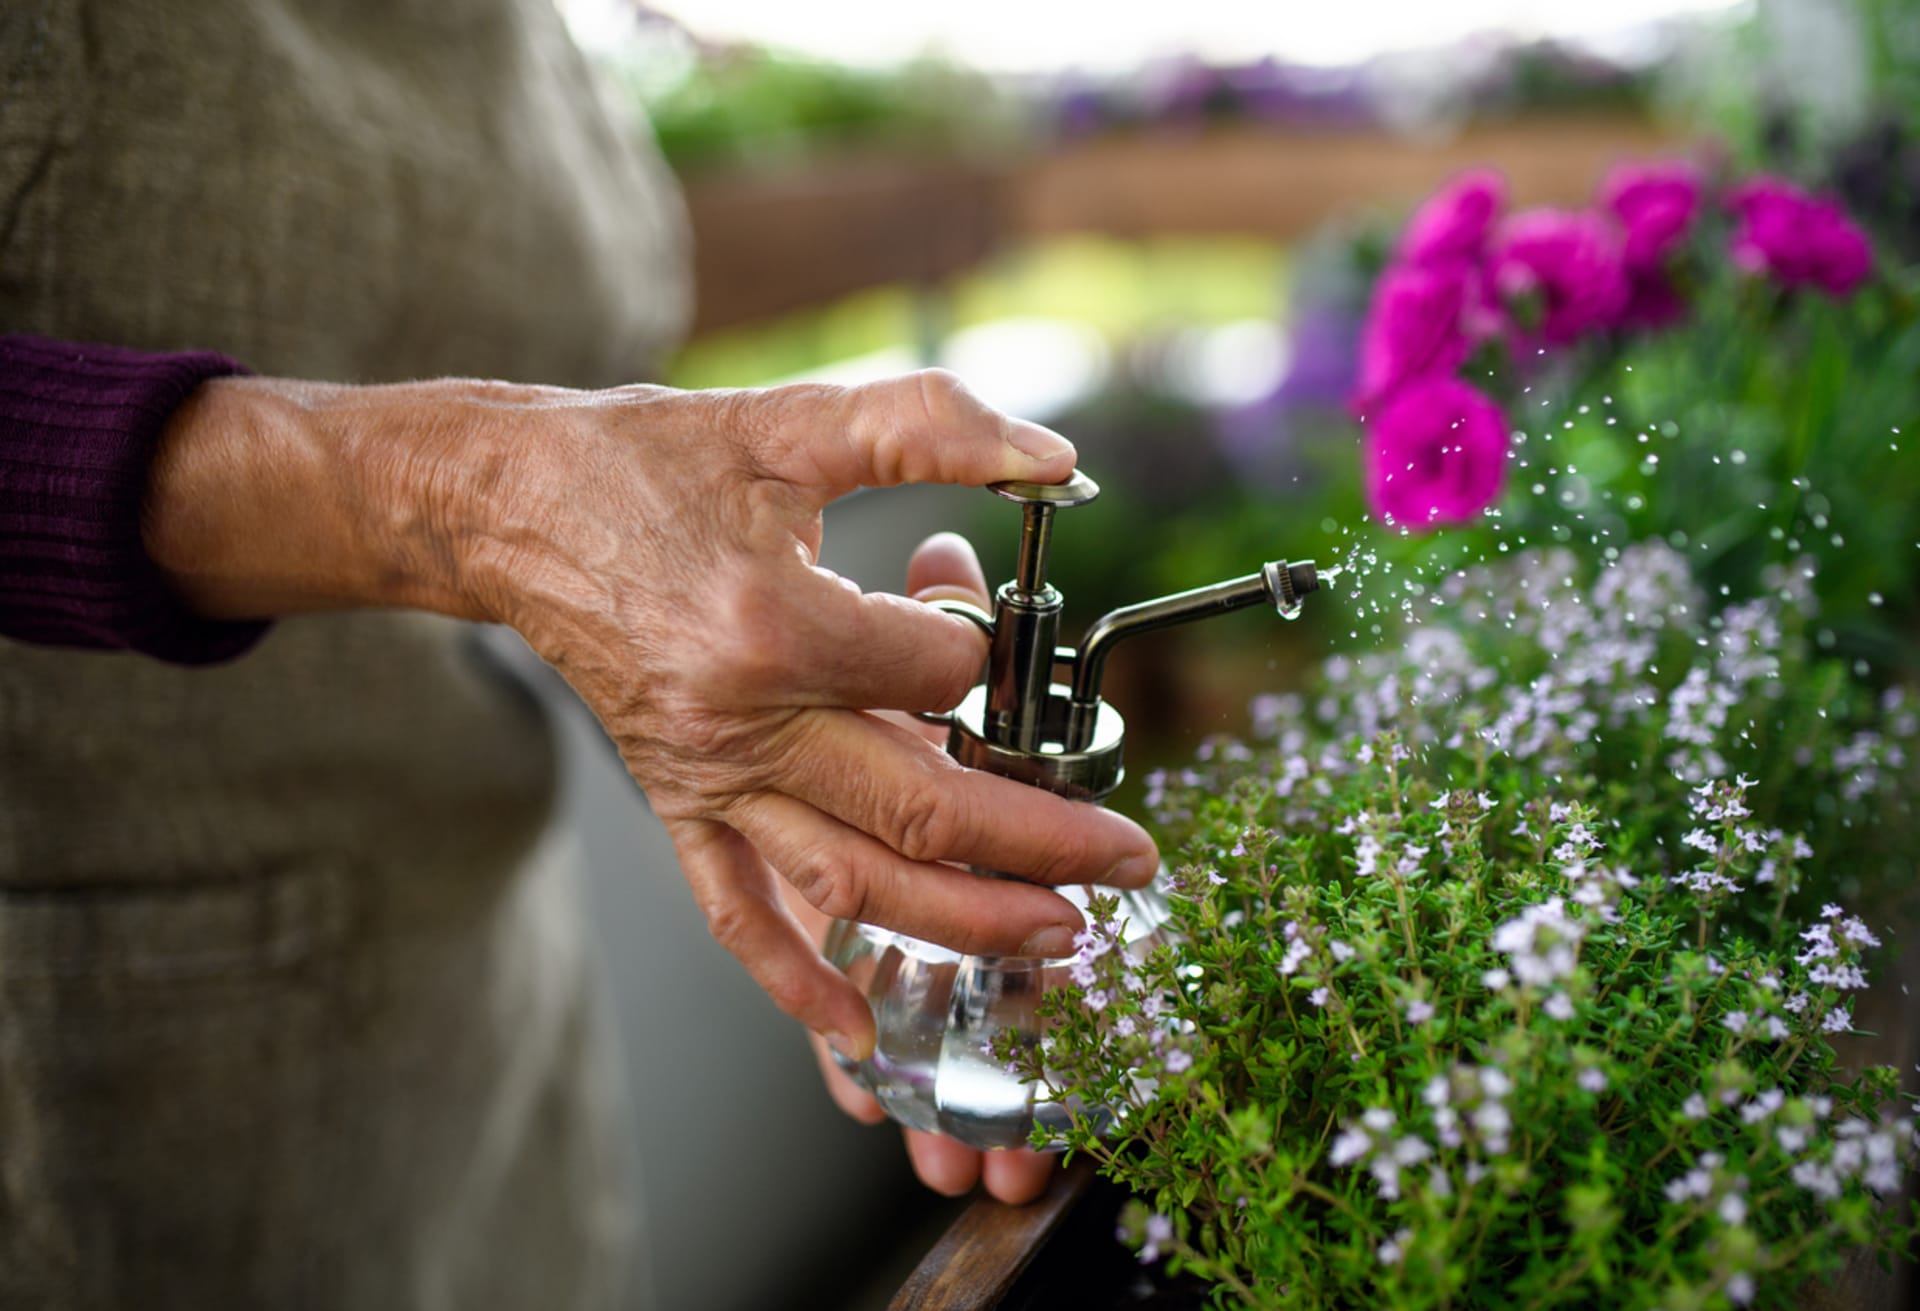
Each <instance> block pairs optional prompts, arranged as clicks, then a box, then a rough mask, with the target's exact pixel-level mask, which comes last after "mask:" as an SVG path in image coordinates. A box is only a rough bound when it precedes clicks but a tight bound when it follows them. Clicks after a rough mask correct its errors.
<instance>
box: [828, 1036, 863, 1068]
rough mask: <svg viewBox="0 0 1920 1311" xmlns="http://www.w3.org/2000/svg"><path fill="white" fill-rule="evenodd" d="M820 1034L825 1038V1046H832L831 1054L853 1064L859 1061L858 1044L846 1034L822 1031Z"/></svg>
mask: <svg viewBox="0 0 1920 1311" xmlns="http://www.w3.org/2000/svg"><path fill="white" fill-rule="evenodd" d="M820 1036H821V1037H823V1038H825V1039H826V1040H827V1046H829V1047H831V1048H833V1054H834V1055H836V1056H838V1057H839V1058H840V1059H841V1060H843V1061H850V1062H852V1063H853V1064H855V1065H858V1064H859V1063H860V1045H859V1044H858V1043H856V1042H855V1041H854V1040H853V1039H851V1038H849V1037H847V1035H846V1034H844V1033H823V1034H821V1035H820Z"/></svg>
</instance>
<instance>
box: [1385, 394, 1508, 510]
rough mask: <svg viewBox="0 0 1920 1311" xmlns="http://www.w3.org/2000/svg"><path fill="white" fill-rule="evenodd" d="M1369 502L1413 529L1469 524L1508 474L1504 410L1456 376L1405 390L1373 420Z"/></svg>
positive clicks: (1498, 489)
mask: <svg viewBox="0 0 1920 1311" xmlns="http://www.w3.org/2000/svg"><path fill="white" fill-rule="evenodd" d="M1365 460H1366V474H1367V502H1368V504H1369V505H1371V506H1372V507H1373V512H1374V514H1376V515H1377V516H1379V517H1380V518H1381V519H1382V520H1384V521H1386V522H1388V523H1391V524H1396V525H1401V526H1404V527H1408V528H1416V529H1420V528H1430V527H1437V526H1439V525H1441V524H1460V523H1466V522H1468V521H1469V520H1471V519H1473V518H1475V517H1476V516H1478V515H1479V514H1480V512H1481V511H1483V510H1485V509H1486V508H1487V507H1488V506H1490V505H1492V504H1493V503H1494V501H1495V500H1497V499H1498V498H1499V496H1500V486H1501V484H1502V483H1503V482H1504V481H1505V480H1506V470H1507V421H1506V416H1505V415H1503V414H1502V413H1501V412H1500V407H1499V406H1497V405H1495V404H1494V403H1493V402H1492V401H1491V400H1489V399H1488V398H1487V397H1486V396H1485V395H1483V394H1482V393H1480V392H1478V391H1475V390H1474V389H1473V388H1472V387H1469V386H1468V385H1467V384H1466V383H1464V382H1461V381H1460V380H1459V379H1457V378H1428V379H1425V380H1423V381H1421V382H1417V383H1415V384H1413V385H1412V386H1409V387H1406V388H1404V389H1403V390H1402V391H1401V392H1400V393H1399V394H1398V395H1397V396H1395V397H1394V398H1393V399H1392V400H1391V401H1389V402H1388V403H1387V405H1386V407H1385V408H1384V409H1382V410H1381V411H1380V413H1379V414H1377V415H1375V416H1374V417H1373V419H1371V420H1370V421H1369V422H1368V424H1367V432H1366V438H1365Z"/></svg>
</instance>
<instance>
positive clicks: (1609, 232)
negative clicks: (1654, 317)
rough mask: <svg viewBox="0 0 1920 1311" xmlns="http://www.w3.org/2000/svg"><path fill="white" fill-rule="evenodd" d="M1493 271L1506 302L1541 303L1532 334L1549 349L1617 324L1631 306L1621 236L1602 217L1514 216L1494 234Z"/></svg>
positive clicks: (1544, 212) (1541, 212) (1553, 212)
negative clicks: (1531, 301)
mask: <svg viewBox="0 0 1920 1311" xmlns="http://www.w3.org/2000/svg"><path fill="white" fill-rule="evenodd" d="M1491 267H1492V272H1493V285H1494V288H1495V289H1496V290H1497V291H1498V292H1499V294H1500V295H1501V296H1502V297H1503V298H1504V299H1507V300H1509V301H1512V300H1537V302H1538V309H1539V315H1538V322H1537V324H1536V325H1535V327H1534V330H1533V331H1534V333H1535V334H1537V336H1538V338H1539V340H1540V341H1541V342H1543V343H1545V344H1546V345H1549V346H1564V345H1566V344H1567V343H1568V342H1571V341H1574V340H1576V339H1577V338H1579V337H1580V336H1581V335H1582V334H1583V333H1587V332H1591V331H1593V330H1594V329H1596V328H1604V327H1607V326H1609V325H1611V324H1612V323H1614V322H1615V321H1616V320H1617V319H1618V318H1619V316H1620V311H1621V310H1622V309H1623V308H1624V307H1625V306H1626V303H1627V277H1626V266H1625V264H1624V263H1623V262H1622V259H1621V241H1620V234H1619V233H1618V232H1617V231H1616V230H1615V229H1614V226H1613V223H1612V222H1611V220H1609V219H1607V218H1605V217H1603V216H1601V215H1599V214H1589V213H1583V212H1582V213H1576V212H1571V211H1568V210H1559V209H1531V210H1527V211H1525V212H1523V213H1519V214H1515V215H1514V216H1513V217H1512V218H1510V219H1508V220H1507V221H1506V222H1505V223H1503V224H1501V225H1500V228H1499V230H1498V231H1497V232H1495V233H1494V237H1493V251H1492V255H1491Z"/></svg>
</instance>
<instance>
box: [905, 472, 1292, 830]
mask: <svg viewBox="0 0 1920 1311" xmlns="http://www.w3.org/2000/svg"><path fill="white" fill-rule="evenodd" d="M989 490H991V491H992V492H994V493H995V494H996V495H998V496H1003V497H1005V498H1006V499H1007V500H1009V501H1013V502H1016V503H1017V504H1018V505H1020V507H1021V508H1022V510H1023V511H1024V512H1025V517H1024V522H1023V524H1022V525H1021V532H1020V556H1019V562H1018V565H1017V567H1016V569H1015V571H1014V576H1013V579H1012V581H1011V582H1008V583H1006V584H1004V585H1002V586H1001V588H1000V591H999V593H998V594H997V595H996V596H995V598H994V609H993V614H992V615H991V616H989V615H986V614H984V613H982V612H981V611H980V610H979V609H978V608H976V607H974V606H970V605H967V604H965V603H964V602H950V601H942V602H937V603H936V604H938V605H939V607H940V608H941V609H944V610H950V611H952V612H954V613H956V614H963V615H965V616H966V617H967V618H969V619H971V620H973V621H974V622H975V623H976V624H978V625H980V627H981V628H983V629H984V630H985V631H986V633H987V635H988V637H989V638H990V639H991V641H992V646H991V648H990V649H989V652H988V656H987V678H986V681H985V682H984V683H982V684H979V685H978V686H976V687H975V688H974V689H973V690H972V691H971V692H969V693H968V694H967V697H966V699H965V700H963V701H962V702H961V703H960V705H959V707H958V708H956V709H955V710H954V711H953V713H952V715H951V716H950V717H947V718H949V719H950V722H951V724H952V729H951V731H950V734H949V737H948V739H947V750H948V752H949V753H950V754H952V755H953V756H954V758H955V759H957V760H959V761H960V762H961V763H962V764H964V765H967V766H969V767H971V768H975V769H983V770H987V771H989V772H991V773H995V774H1004V775H1006V776H1008V777H1010V778H1017V779H1020V780H1022V781H1023V782H1027V783H1032V784H1034V785H1035V786H1038V787H1043V788H1046V789H1047V790H1048V791H1051V792H1058V793H1060V794H1061V795H1063V796H1069V797H1075V798H1079V799H1083V800H1090V801H1099V800H1101V799H1103V798H1104V797H1106V796H1107V794H1109V793H1110V792H1112V791H1113V790H1114V788H1116V787H1118V786H1119V784H1120V780H1121V777H1122V770H1121V744H1122V739H1123V738H1124V736H1125V732H1126V726H1125V723H1124V722H1123V721H1122V720H1121V718H1120V715H1119V712H1118V711H1116V710H1115V709H1114V708H1113V707H1112V706H1111V705H1109V704H1107V702H1106V701H1105V700H1103V699H1102V698H1101V696H1100V682H1101V678H1102V676H1103V675H1104V674H1105V672H1106V665H1107V657H1108V656H1109V655H1111V654H1112V653H1113V648H1114V646H1115V644H1117V643H1118V642H1120V641H1122V640H1123V639H1125V638H1128V637H1132V636H1134V635H1135V634H1137V633H1145V632H1150V631H1152V630H1153V629H1156V628H1169V627H1172V626H1173V625H1174V624H1184V623H1187V622H1189V621H1190V620H1194V619H1204V618H1207V617H1208V616H1210V615H1217V614H1225V613H1227V612H1228V611H1231V610H1240V609H1244V608H1246V607H1247V606H1253V605H1260V604H1268V605H1271V606H1273V607H1274V609H1275V610H1276V611H1278V613H1279V614H1280V615H1281V616H1282V617H1284V618H1287V619H1292V618H1294V617H1295V616H1297V615H1298V614H1299V613H1300V603H1301V598H1302V597H1304V596H1306V595H1307V594H1308V593H1310V592H1312V591H1314V590H1316V589H1317V588H1318V587H1319V585H1320V584H1319V578H1318V576H1317V575H1316V574H1315V572H1314V567H1313V561H1311V560H1301V561H1298V562H1296V563H1292V564H1289V563H1285V562H1283V561H1272V562H1269V563H1267V564H1264V565H1262V566H1261V567H1260V572H1258V573H1254V574H1248V575H1247V576H1245V577H1244V578H1231V579H1228V580H1227V581H1226V582H1223V583H1215V584H1213V585H1212V586H1210V587H1196V588H1194V589H1193V590H1191V591H1186V592H1176V593H1174V594H1173V595H1172V596H1163V597H1159V598H1156V599H1155V600H1152V601H1143V602H1141V603H1140V604H1138V605H1130V606H1125V607H1123V608H1121V609H1119V610H1115V611H1113V612H1112V613H1110V614H1106V615H1102V616H1101V617H1100V618H1099V619H1097V620H1095V621H1094V623H1093V626H1092V627H1090V628H1089V629H1087V633H1086V636H1085V638H1084V639H1082V641H1081V643H1080V645H1079V647H1078V648H1075V647H1063V646H1059V645H1057V641H1058V633H1059V627H1060V611H1061V608H1062V605H1063V603H1064V598H1063V597H1062V596H1061V595H1060V592H1059V590H1058V589H1057V588H1055V587H1054V586H1053V585H1052V584H1051V583H1049V582H1047V553H1048V550H1049V548H1050V547H1051V545H1052V542H1053V516H1054V514H1055V512H1056V511H1059V510H1063V509H1067V508H1069V507H1071V506H1076V505H1085V504H1087V503H1088V502H1089V501H1091V500H1093V499H1094V498H1095V497H1097V496H1098V495H1100V488H1099V486H1098V485H1097V484H1096V483H1095V482H1094V481H1093V479H1091V478H1089V477H1087V476H1086V475H1085V474H1084V473H1079V472H1076V473H1075V474H1074V475H1073V476H1072V477H1071V478H1070V479H1068V480H1067V481H1066V482H1064V483H1057V484H1056V483H1025V482H1002V483H994V484H993V486H992V487H991V488H990V489H989ZM1061 671H1064V672H1065V674H1066V678H1067V681H1066V682H1065V683H1059V682H1055V681H1054V678H1055V675H1056V673H1058V672H1061Z"/></svg>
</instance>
